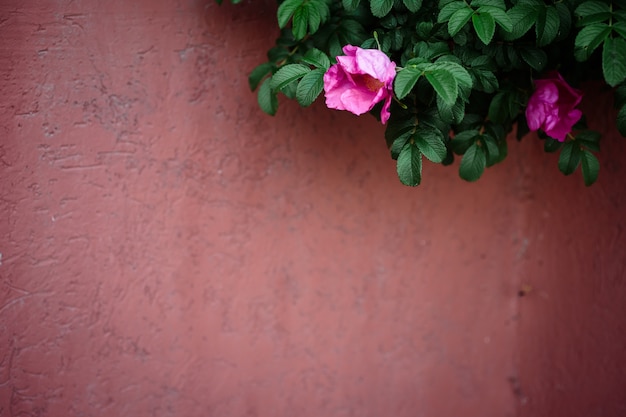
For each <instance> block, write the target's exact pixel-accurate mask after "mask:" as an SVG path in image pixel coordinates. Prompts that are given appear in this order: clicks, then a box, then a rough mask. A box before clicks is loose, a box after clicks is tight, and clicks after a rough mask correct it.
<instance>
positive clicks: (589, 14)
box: [574, 1, 611, 26]
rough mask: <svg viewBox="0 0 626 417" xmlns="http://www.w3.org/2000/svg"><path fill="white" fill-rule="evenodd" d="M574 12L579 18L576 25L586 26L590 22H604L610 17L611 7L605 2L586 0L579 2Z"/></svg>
mask: <svg viewBox="0 0 626 417" xmlns="http://www.w3.org/2000/svg"><path fill="white" fill-rule="evenodd" d="M574 14H575V15H576V16H578V17H579V18H580V20H579V21H578V23H577V25H578V26H587V25H589V24H591V23H599V22H604V21H606V20H607V19H609V18H610V17H611V8H610V7H609V5H608V4H607V2H602V1H586V2H584V3H582V4H580V5H579V6H578V7H577V8H576V10H575V11H574Z"/></svg>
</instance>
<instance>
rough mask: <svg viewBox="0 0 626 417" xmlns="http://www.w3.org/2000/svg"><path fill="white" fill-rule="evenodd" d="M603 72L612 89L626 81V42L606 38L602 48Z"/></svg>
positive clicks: (620, 39) (619, 39)
mask: <svg viewBox="0 0 626 417" xmlns="http://www.w3.org/2000/svg"><path fill="white" fill-rule="evenodd" d="M602 72H603V73H604V80H605V81H606V83H607V84H608V85H610V86H611V87H615V86H616V85H618V84H620V83H621V82H623V81H624V80H626V40H624V39H622V38H606V40H605V41H604V47H603V48H602Z"/></svg>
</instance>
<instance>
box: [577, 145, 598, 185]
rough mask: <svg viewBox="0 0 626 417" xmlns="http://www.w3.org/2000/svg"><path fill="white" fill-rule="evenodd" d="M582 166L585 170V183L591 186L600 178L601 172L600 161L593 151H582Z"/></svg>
mask: <svg viewBox="0 0 626 417" xmlns="http://www.w3.org/2000/svg"><path fill="white" fill-rule="evenodd" d="M581 167H582V171H583V180H584V181H585V185H586V186H587V187H589V186H590V185H591V184H593V183H594V182H596V180H597V179H598V173H599V172H600V162H599V161H598V158H596V157H595V155H594V154H592V153H591V152H589V151H587V150H584V151H583V152H582V158H581Z"/></svg>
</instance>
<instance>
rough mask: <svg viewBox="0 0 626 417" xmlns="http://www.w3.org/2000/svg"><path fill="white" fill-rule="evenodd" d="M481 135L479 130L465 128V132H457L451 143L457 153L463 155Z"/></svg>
mask: <svg viewBox="0 0 626 417" xmlns="http://www.w3.org/2000/svg"><path fill="white" fill-rule="evenodd" d="M479 135H480V133H478V130H475V129H471V130H464V131H463V132H459V133H457V134H456V135H455V136H454V138H453V139H452V140H451V141H450V145H451V147H452V150H453V151H454V153H455V154H457V155H463V154H464V153H465V152H467V149H468V148H469V147H470V146H472V144H473V143H474V142H476V138H477V137H478V136H479Z"/></svg>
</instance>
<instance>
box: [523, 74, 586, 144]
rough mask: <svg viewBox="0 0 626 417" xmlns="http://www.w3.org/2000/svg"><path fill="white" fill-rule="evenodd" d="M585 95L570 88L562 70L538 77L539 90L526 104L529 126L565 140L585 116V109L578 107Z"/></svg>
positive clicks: (537, 85)
mask: <svg viewBox="0 0 626 417" xmlns="http://www.w3.org/2000/svg"><path fill="white" fill-rule="evenodd" d="M582 97H583V94H582V92H581V91H580V90H577V89H575V88H572V87H570V86H569V85H568V84H567V83H566V82H565V80H564V79H563V77H561V74H559V73H558V72H552V73H550V74H548V77H547V78H544V79H541V80H535V92H534V93H533V95H532V96H531V97H530V99H529V100H528V106H527V107H526V120H527V122H528V127H529V128H530V130H537V129H541V130H543V131H544V132H546V134H547V135H548V136H550V137H552V138H554V139H556V140H558V141H559V142H563V141H565V136H566V135H567V134H568V133H569V132H571V131H572V126H574V124H576V122H578V120H580V118H581V116H582V112H581V111H580V110H578V109H575V108H574V107H576V106H577V105H578V103H580V100H581V99H582Z"/></svg>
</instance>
